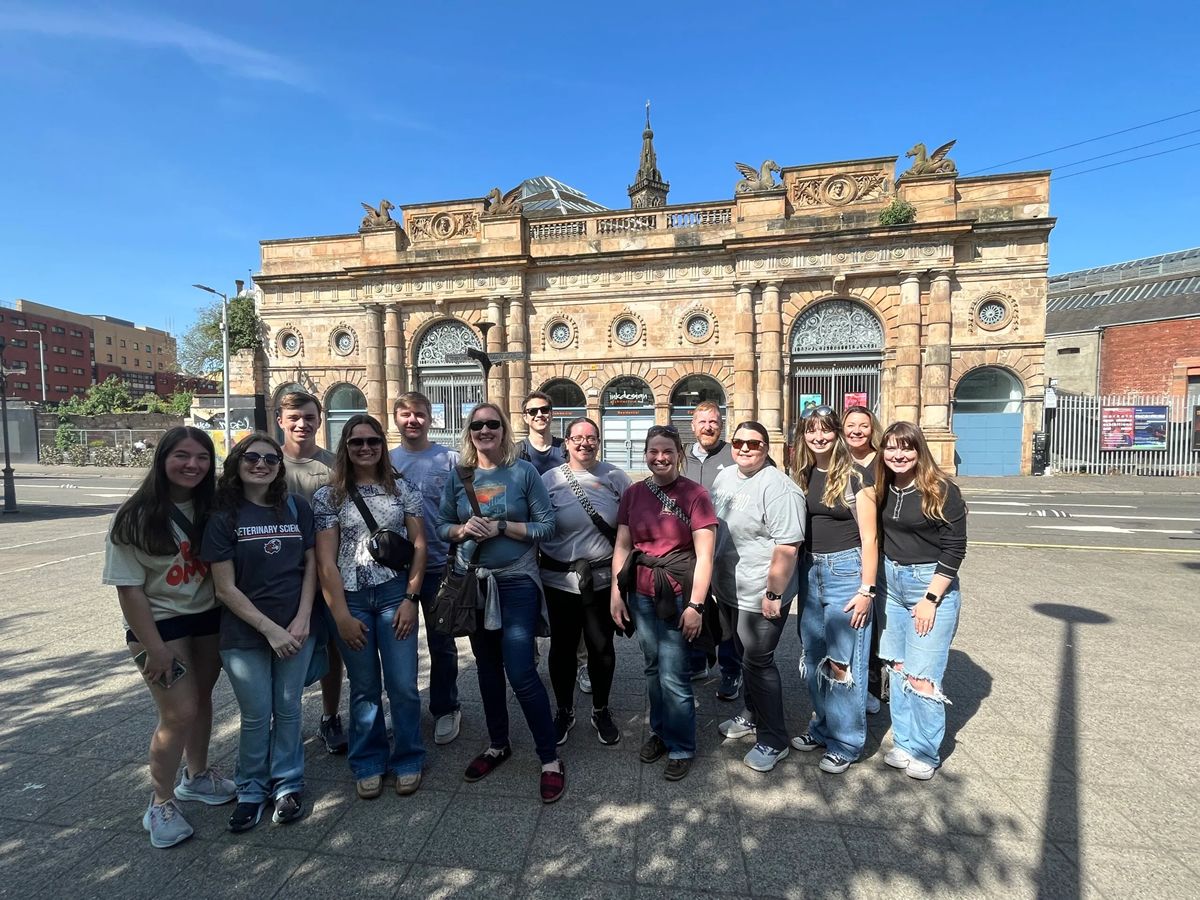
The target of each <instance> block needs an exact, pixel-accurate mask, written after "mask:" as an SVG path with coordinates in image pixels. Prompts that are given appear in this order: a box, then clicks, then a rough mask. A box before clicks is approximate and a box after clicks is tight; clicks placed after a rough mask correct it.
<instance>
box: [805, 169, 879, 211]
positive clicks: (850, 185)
mask: <svg viewBox="0 0 1200 900" xmlns="http://www.w3.org/2000/svg"><path fill="white" fill-rule="evenodd" d="M888 182H889V179H888V178H887V176H885V175H880V174H877V173H871V172H867V173H857V172H839V173H837V174H835V175H827V176H823V177H821V178H802V179H800V180H798V181H794V182H792V190H791V198H790V199H791V201H792V203H793V204H794V205H796V206H847V205H848V204H851V203H862V202H864V201H868V200H878V199H881V198H883V197H885V196H886V195H887V193H888V190H889V187H890V185H889V183H888Z"/></svg>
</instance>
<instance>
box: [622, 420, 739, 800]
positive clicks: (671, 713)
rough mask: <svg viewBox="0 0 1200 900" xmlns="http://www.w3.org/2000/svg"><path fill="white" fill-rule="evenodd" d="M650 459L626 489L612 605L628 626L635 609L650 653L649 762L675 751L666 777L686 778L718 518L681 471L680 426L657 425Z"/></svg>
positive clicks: (645, 757) (645, 758)
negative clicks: (696, 655)
mask: <svg viewBox="0 0 1200 900" xmlns="http://www.w3.org/2000/svg"><path fill="white" fill-rule="evenodd" d="M645 458H646V468H647V469H649V470H650V477H649V478H647V479H646V480H645V481H642V482H639V483H638V484H635V485H633V487H631V488H630V489H629V490H627V491H626V492H625V493H624V494H623V495H622V497H621V504H620V507H619V508H618V511H617V543H616V546H615V547H614V548H613V586H612V597H611V608H612V609H611V611H612V617H613V621H614V622H616V624H617V627H618V628H620V629H622V630H624V629H625V628H626V626H627V625H628V623H629V615H630V612H632V615H633V622H634V626H635V628H636V629H637V635H638V642H639V643H640V644H641V645H642V654H643V655H644V656H645V658H646V685H647V689H648V692H649V694H650V729H651V735H650V740H648V741H647V742H646V743H645V744H644V745H643V746H642V750H641V759H642V762H644V763H652V762H655V761H656V760H658V759H660V758H661V757H662V756H663V754H667V755H668V757H669V759H668V761H667V769H666V772H665V773H664V777H666V778H667V780H669V781H678V780H679V779H681V778H683V777H685V776H686V775H687V773H688V770H689V769H691V766H692V757H694V756H695V755H696V705H695V700H694V697H693V694H692V679H691V668H690V665H689V663H688V653H689V650H690V647H689V646H688V644H689V642H690V641H691V640H692V639H693V638H695V637H696V635H698V634H699V633H700V625H701V613H702V612H703V608H704V599H705V597H706V596H707V595H708V587H709V582H710V580H711V579H712V565H713V545H714V543H715V533H716V527H717V516H716V513H715V512H714V511H713V505H712V500H711V499H709V496H708V491H706V490H705V489H704V488H703V487H702V486H701V485H699V484H697V483H696V482H694V481H690V480H689V479H687V478H683V477H682V476H681V475H680V474H679V472H680V469H681V467H682V463H683V444H682V442H681V441H680V440H679V432H678V431H676V430H675V428H673V427H672V426H670V425H655V426H654V427H653V428H651V429H650V430H649V431H648V432H647V433H646V446H645ZM626 601H628V603H629V609H628V610H627V609H626V606H625V603H626Z"/></svg>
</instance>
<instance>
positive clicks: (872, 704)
mask: <svg viewBox="0 0 1200 900" xmlns="http://www.w3.org/2000/svg"><path fill="white" fill-rule="evenodd" d="M877 712H879V698H878V697H876V696H875V695H874V694H867V715H868V716H873V715H875V713H877Z"/></svg>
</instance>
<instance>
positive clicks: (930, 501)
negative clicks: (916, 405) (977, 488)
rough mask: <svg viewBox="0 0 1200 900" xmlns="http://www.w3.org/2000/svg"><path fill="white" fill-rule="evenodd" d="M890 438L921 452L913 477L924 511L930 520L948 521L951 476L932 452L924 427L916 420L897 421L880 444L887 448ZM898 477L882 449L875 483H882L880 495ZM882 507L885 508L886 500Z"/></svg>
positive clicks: (877, 461) (922, 510)
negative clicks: (886, 462)
mask: <svg viewBox="0 0 1200 900" xmlns="http://www.w3.org/2000/svg"><path fill="white" fill-rule="evenodd" d="M889 439H890V440H891V441H893V442H894V443H895V444H896V445H897V446H899V447H903V448H904V449H905V450H916V451H917V473H916V475H915V476H914V477H913V484H915V485H916V486H917V491H918V493H920V495H921V512H922V513H923V514H924V516H925V518H927V519H941V520H942V521H943V522H945V521H946V516H945V515H944V513H943V509H944V507H945V505H946V494H947V492H948V490H949V487H950V476H949V475H947V474H946V473H945V472H943V471H942V467H941V466H939V465H938V464H937V463H936V462H935V461H934V459H933V454H932V453H930V452H929V444H928V443H926V442H925V435H924V434H923V433H922V432H921V429H920V428H918V427H917V426H916V425H914V424H913V423H912V422H895V423H893V424H892V425H890V426H888V430H887V431H885V432H884V433H883V437H882V438H880V440H879V446H880V447H881V448H886V447H887V444H888V440H889ZM895 480H896V473H895V472H893V471H892V470H891V469H889V468H888V467H887V465H886V464H885V463H884V461H883V450H882V449H881V450H880V453H879V457H878V459H876V460H875V484H876V485H878V490H879V496H880V497H886V496H887V490H888V488H890V487H891V486H892V484H893V482H895ZM879 508H880V510H881V511H882V509H883V504H882V502H881V503H880V505H879Z"/></svg>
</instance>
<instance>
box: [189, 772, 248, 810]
mask: <svg viewBox="0 0 1200 900" xmlns="http://www.w3.org/2000/svg"><path fill="white" fill-rule="evenodd" d="M175 796H176V797H177V798H178V799H180V800H199V801H200V802H201V803H207V804H208V805H209V806H221V805H223V804H225V803H229V802H231V801H232V800H233V798H234V797H236V796H237V785H235V784H234V783H233V781H231V780H230V779H228V778H225V777H224V776H222V775H221V773H220V771H219V770H218V769H217V768H216V767H215V766H209V767H208V768H207V769H205V770H204V771H203V772H201V773H200V774H199V775H192V776H190V777H189V776H188V772H187V769H184V770H183V778H181V779H180V781H179V784H177V785H175Z"/></svg>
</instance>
